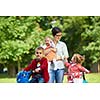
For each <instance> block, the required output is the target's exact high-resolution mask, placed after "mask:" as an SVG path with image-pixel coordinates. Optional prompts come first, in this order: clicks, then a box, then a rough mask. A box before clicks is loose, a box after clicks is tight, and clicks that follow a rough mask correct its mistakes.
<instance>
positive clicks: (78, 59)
mask: <svg viewBox="0 0 100 100" xmlns="http://www.w3.org/2000/svg"><path fill="white" fill-rule="evenodd" d="M73 60H74V62H75V63H77V64H78V63H80V64H82V63H83V62H84V61H85V56H81V55H80V54H74V55H73Z"/></svg>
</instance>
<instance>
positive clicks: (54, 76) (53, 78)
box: [48, 69, 64, 83]
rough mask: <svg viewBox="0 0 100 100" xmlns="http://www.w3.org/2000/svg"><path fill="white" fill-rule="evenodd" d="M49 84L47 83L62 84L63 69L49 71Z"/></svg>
mask: <svg viewBox="0 0 100 100" xmlns="http://www.w3.org/2000/svg"><path fill="white" fill-rule="evenodd" d="M49 76H50V78H49V82H48V83H54V82H55V83H63V78H64V69H57V70H52V69H50V71H49Z"/></svg>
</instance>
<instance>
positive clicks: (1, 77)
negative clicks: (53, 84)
mask: <svg viewBox="0 0 100 100" xmlns="http://www.w3.org/2000/svg"><path fill="white" fill-rule="evenodd" d="M85 76H86V79H87V80H88V82H89V83H100V73H91V74H86V75H85ZM6 77H7V76H6V75H5V74H0V83H16V78H6ZM64 83H67V76H66V75H65V77H64Z"/></svg>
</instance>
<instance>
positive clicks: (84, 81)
mask: <svg viewBox="0 0 100 100" xmlns="http://www.w3.org/2000/svg"><path fill="white" fill-rule="evenodd" d="M83 83H88V81H87V80H86V78H85V74H84V72H83Z"/></svg>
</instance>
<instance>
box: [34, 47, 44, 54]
mask: <svg viewBox="0 0 100 100" xmlns="http://www.w3.org/2000/svg"><path fill="white" fill-rule="evenodd" d="M37 50H42V52H43V53H44V48H43V47H41V46H39V47H37V48H36V49H35V52H36V51H37Z"/></svg>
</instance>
